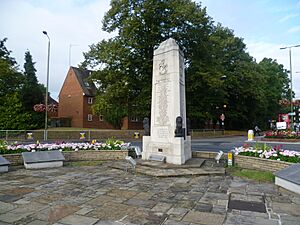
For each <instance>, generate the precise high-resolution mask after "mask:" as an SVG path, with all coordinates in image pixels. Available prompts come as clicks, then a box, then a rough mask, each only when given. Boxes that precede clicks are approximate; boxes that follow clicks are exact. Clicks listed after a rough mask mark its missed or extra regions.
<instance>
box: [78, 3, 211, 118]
mask: <svg viewBox="0 0 300 225" xmlns="http://www.w3.org/2000/svg"><path fill="white" fill-rule="evenodd" d="M153 15H155V16H153ZM211 26H212V22H211V20H210V18H209V17H208V16H207V14H206V11H205V9H201V7H200V5H199V4H196V3H194V2H192V1H190V0H170V1H157V0H136V1H129V0H119V1H111V9H110V10H109V11H108V12H107V13H106V15H105V17H104V20H103V30H104V31H107V32H118V35H117V36H116V37H114V38H111V39H109V40H107V41H105V40H103V41H101V42H99V43H98V44H94V45H92V46H91V47H90V51H89V52H87V53H85V54H84V56H85V61H84V62H83V63H82V66H83V67H87V66H89V67H92V68H93V67H96V66H99V65H103V67H102V68H101V69H99V70H97V71H96V72H95V73H94V77H93V79H96V80H98V81H99V83H101V87H100V88H99V97H98V98H100V99H99V100H96V104H95V106H94V110H95V111H96V112H98V113H101V114H103V115H104V118H105V119H106V120H107V119H108V120H110V122H111V121H112V119H113V118H108V117H112V116H113V115H115V116H114V117H115V121H121V119H122V118H121V117H123V116H124V115H125V114H126V111H128V109H129V111H128V113H129V114H130V115H133V114H134V115H135V116H140V117H142V116H149V113H150V103H151V80H152V64H153V62H152V57H153V49H154V48H156V47H158V45H159V44H160V43H161V42H162V41H164V40H166V39H167V38H169V37H173V38H175V39H176V40H178V41H179V44H180V45H181V46H182V48H183V51H184V52H185V53H186V55H187V63H189V61H191V58H192V56H193V53H194V52H192V49H193V48H196V47H197V49H199V48H200V47H199V46H202V47H204V46H205V43H206V41H207V40H208V34H209V33H210V29H211ZM197 54H198V55H197V56H199V57H202V58H203V59H205V56H206V51H198V52H197ZM120 84H127V85H123V86H122V85H121V86H122V89H121V91H120V89H119V87H120ZM124 93H125V94H124ZM99 104H102V106H100V105H99ZM112 104H113V105H117V106H115V107H109V108H110V109H111V110H109V111H108V110H107V111H106V112H105V111H104V109H105V106H108V105H112ZM120 108H124V109H123V110H121V111H122V113H120V112H115V113H112V111H119V110H120ZM99 110H101V112H100V111H99ZM108 112H109V113H108ZM117 123H118V122H117Z"/></svg>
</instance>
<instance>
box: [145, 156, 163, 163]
mask: <svg viewBox="0 0 300 225" xmlns="http://www.w3.org/2000/svg"><path fill="white" fill-rule="evenodd" d="M148 160H150V161H157V162H165V161H166V156H163V155H150V156H149V158H148Z"/></svg>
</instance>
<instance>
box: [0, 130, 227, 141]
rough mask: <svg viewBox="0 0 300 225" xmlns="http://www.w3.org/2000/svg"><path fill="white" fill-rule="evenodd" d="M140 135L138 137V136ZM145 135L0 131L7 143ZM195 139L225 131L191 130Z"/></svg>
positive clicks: (0, 135) (134, 132) (128, 133)
mask: <svg viewBox="0 0 300 225" xmlns="http://www.w3.org/2000/svg"><path fill="white" fill-rule="evenodd" d="M137 133H138V135H137ZM143 134H144V131H143V130H89V129H82V130H78V129H77V130H75V129H74V130H72V129H70V130H69V129H67V130H63V129H62V130H56V129H55V130H0V140H6V141H43V140H45V137H46V140H51V141H55V140H57V141H63V140H82V141H91V140H94V139H97V140H105V139H108V138H116V139H137V138H141V137H142V136H143ZM190 134H191V136H192V137H193V136H194V137H197V136H217V135H224V134H225V130H224V129H193V130H190Z"/></svg>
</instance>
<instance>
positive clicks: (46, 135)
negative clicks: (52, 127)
mask: <svg viewBox="0 0 300 225" xmlns="http://www.w3.org/2000/svg"><path fill="white" fill-rule="evenodd" d="M43 34H45V35H46V36H47V38H48V59H47V82H46V93H45V132H44V140H45V141H46V140H47V137H48V134H47V132H48V131H47V129H48V86H49V62H50V38H49V36H48V33H47V31H43Z"/></svg>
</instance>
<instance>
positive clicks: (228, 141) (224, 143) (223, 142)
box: [131, 136, 300, 152]
mask: <svg viewBox="0 0 300 225" xmlns="http://www.w3.org/2000/svg"><path fill="white" fill-rule="evenodd" d="M245 143H247V144H250V145H251V146H255V145H262V144H264V143H266V144H267V145H269V146H273V147H274V146H278V145H280V146H281V148H283V149H285V150H294V151H300V143H279V142H261V141H260V137H255V140H254V141H251V142H249V141H247V137H245V136H232V137H219V138H197V139H192V151H212V152H218V151H220V150H222V151H223V152H228V151H230V150H233V149H234V148H235V147H239V146H242V145H243V144H245ZM131 144H132V145H137V146H140V147H141V146H142V142H140V141H131Z"/></svg>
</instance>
